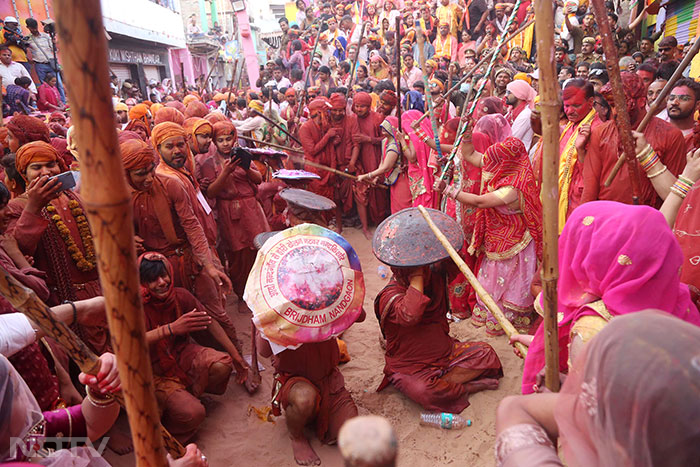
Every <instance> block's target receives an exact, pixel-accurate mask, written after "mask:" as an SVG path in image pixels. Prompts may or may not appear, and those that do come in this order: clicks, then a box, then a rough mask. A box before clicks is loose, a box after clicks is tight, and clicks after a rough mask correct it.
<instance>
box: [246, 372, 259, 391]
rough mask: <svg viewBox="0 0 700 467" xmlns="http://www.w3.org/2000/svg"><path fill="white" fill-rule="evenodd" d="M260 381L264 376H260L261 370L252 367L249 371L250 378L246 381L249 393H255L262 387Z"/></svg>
mask: <svg viewBox="0 0 700 467" xmlns="http://www.w3.org/2000/svg"><path fill="white" fill-rule="evenodd" d="M260 383H262V377H261V376H260V372H259V371H258V369H257V368H255V369H253V368H251V369H250V370H249V371H248V378H247V379H246V380H245V383H244V385H245V390H246V391H248V394H255V393H256V392H258V389H259V388H260Z"/></svg>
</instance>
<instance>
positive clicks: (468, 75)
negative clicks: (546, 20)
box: [411, 18, 535, 127]
mask: <svg viewBox="0 0 700 467" xmlns="http://www.w3.org/2000/svg"><path fill="white" fill-rule="evenodd" d="M534 22H535V18H532V19H530V20H528V21H525V22H524V23H523V25H522V26H520V27H519V28H518V29H517V30H515V32H513V34H511V35H509V36H508V37H506V38H505V40H504V41H503V43H502V44H498V45H497V46H496V47H494V49H493V50H491V51H489V52H487V53H486V55H484V56H483V57H482V58H481V60H479V62H478V63H477V64H476V65H474V68H472V69H471V70H469V71H468V72H467V73H465V74H464V76H462V77H461V78H460V79H459V81H457V82H456V83H455V84H454V85H453V86H452V87H451V88H450V89H448V90H447V91H445V92H444V93H443V94H442V96H440V97H438V98H437V99H435V102H434V104H435V105H440V104H441V103H442V102H443V101H445V100H446V99H448V98H449V95H450V94H452V93H453V92H454V91H456V90H457V88H458V87H460V86H461V85H462V83H464V82H465V81H466V80H468V79H469V78H471V77H472V75H473V74H474V73H476V71H477V70H478V69H479V68H481V66H482V65H483V64H485V63H486V62H487V61H489V60H491V57H493V55H494V54H497V53H499V52H500V51H501V49H502V48H503V46H504V45H506V44H507V43H508V42H510V40H511V39H513V38H514V37H515V36H517V35H518V34H520V33H521V32H523V31H524V30H526V29H527V28H529V27H530V25H531V24H532V23H534ZM467 102H468V101H465V103H464V106H465V107H466V106H467ZM427 116H428V112H425V113H423V115H421V116H420V117H419V118H418V119H416V120H414V122H413V123H412V124H411V125H416V127H417V124H420V122H422V121H423V119H424V118H426V117H427Z"/></svg>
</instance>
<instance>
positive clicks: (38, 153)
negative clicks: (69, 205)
mask: <svg viewBox="0 0 700 467" xmlns="http://www.w3.org/2000/svg"><path fill="white" fill-rule="evenodd" d="M15 118H17V117H15ZM30 118H32V117H30ZM35 120H36V119H35ZM10 131H12V130H10ZM13 134H14V132H13ZM51 161H56V162H58V166H59V167H60V168H61V172H64V171H65V170H66V166H65V165H64V164H63V159H61V156H60V154H58V151H56V149H55V148H54V147H53V146H51V145H50V144H49V143H47V142H45V141H32V142H30V143H27V144H23V145H22V147H21V148H19V150H18V151H17V155H16V156H15V167H17V172H19V173H20V175H22V177H23V178H24V179H25V180H26V179H27V177H26V172H27V167H29V164H34V163H37V162H51Z"/></svg>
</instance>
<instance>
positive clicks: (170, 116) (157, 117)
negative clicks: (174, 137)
mask: <svg viewBox="0 0 700 467" xmlns="http://www.w3.org/2000/svg"><path fill="white" fill-rule="evenodd" d="M154 105H158V104H154ZM161 107H162V106H161ZM163 122H173V123H177V124H178V125H182V124H183V123H185V116H184V115H183V114H182V112H180V111H179V110H177V109H173V108H172V107H162V108H161V109H159V110H158V112H156V113H155V114H154V115H153V123H154V124H155V125H158V124H159V123H163Z"/></svg>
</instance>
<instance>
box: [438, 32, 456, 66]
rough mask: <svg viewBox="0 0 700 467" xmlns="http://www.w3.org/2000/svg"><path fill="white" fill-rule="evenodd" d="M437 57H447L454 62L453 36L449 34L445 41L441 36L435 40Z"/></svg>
mask: <svg viewBox="0 0 700 467" xmlns="http://www.w3.org/2000/svg"><path fill="white" fill-rule="evenodd" d="M435 55H436V56H438V57H442V56H447V57H449V58H450V60H452V36H450V35H449V34H448V35H447V37H446V38H445V40H443V39H442V36H440V34H438V35H437V37H436V38H435Z"/></svg>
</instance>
